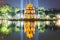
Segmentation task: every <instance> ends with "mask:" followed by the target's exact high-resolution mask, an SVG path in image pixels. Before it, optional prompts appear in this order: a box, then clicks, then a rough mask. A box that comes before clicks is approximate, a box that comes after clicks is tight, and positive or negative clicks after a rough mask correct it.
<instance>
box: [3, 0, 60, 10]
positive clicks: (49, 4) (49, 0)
mask: <svg viewBox="0 0 60 40" xmlns="http://www.w3.org/2000/svg"><path fill="white" fill-rule="evenodd" d="M28 1H29V0H27V2H28ZM30 1H31V2H32V1H34V0H30ZM4 2H5V4H6V3H7V4H10V5H12V6H14V7H20V2H21V0H4ZM25 2H26V0H24V4H23V5H25ZM34 4H35V5H37V4H36V1H34ZM38 5H39V6H43V7H44V8H46V9H50V8H56V9H60V0H38Z"/></svg>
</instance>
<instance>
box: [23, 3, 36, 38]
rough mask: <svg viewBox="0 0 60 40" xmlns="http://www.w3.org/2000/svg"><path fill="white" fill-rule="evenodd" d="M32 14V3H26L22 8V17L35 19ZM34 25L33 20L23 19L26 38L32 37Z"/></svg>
mask: <svg viewBox="0 0 60 40" xmlns="http://www.w3.org/2000/svg"><path fill="white" fill-rule="evenodd" d="M27 8H28V9H27ZM32 13H33V14H32ZM34 14H35V10H33V5H32V4H28V5H27V7H26V9H25V10H24V18H26V19H31V18H34V19H36V15H34ZM35 27H36V21H34V22H31V21H24V32H25V33H26V36H27V37H28V38H32V37H33V34H35Z"/></svg>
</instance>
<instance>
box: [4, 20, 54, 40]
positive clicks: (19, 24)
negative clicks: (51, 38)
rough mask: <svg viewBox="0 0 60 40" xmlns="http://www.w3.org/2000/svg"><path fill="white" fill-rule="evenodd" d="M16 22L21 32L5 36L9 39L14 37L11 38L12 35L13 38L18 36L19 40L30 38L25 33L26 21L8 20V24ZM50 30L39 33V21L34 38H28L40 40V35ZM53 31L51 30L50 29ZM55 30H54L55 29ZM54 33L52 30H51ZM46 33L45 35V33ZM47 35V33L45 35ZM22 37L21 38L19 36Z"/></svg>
mask: <svg viewBox="0 0 60 40" xmlns="http://www.w3.org/2000/svg"><path fill="white" fill-rule="evenodd" d="M12 23H13V24H15V26H16V25H17V26H18V27H19V28H20V30H21V31H20V32H12V33H11V34H9V35H8V36H5V37H4V38H5V39H6V40H7V39H8V40H12V39H10V37H11V38H13V39H14V40H16V39H17V38H18V40H27V39H28V38H27V37H26V34H25V33H24V23H23V21H8V25H10V24H12ZM40 23H42V22H40ZM42 25H43V24H42ZM48 31H49V29H48V30H46V31H45V32H43V33H39V32H38V23H37V26H36V28H35V34H34V36H33V38H31V39H28V40H39V35H40V34H42V35H43V34H44V33H45V34H46V33H48ZM50 32H51V31H50ZM53 32H54V31H53ZM51 33H52V32H51ZM45 34H44V35H45ZM45 36H46V35H45ZM19 37H20V38H19Z"/></svg>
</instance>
